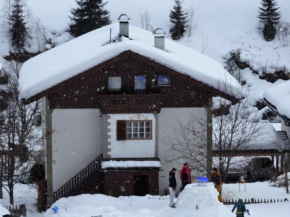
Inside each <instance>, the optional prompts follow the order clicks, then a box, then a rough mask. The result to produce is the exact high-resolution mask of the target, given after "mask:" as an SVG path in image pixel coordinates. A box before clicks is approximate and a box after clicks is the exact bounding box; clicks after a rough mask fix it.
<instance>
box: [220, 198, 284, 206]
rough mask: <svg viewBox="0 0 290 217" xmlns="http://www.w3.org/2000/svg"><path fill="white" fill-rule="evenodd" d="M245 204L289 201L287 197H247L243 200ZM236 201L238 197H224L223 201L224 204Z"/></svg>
mask: <svg viewBox="0 0 290 217" xmlns="http://www.w3.org/2000/svg"><path fill="white" fill-rule="evenodd" d="M243 201H244V203H245V204H251V203H283V202H289V200H288V199H287V198H284V199H281V198H280V199H277V198H276V199H259V198H258V199H257V198H248V199H244V200H243ZM237 202H238V199H224V200H223V203H224V204H225V205H230V204H235V203H237Z"/></svg>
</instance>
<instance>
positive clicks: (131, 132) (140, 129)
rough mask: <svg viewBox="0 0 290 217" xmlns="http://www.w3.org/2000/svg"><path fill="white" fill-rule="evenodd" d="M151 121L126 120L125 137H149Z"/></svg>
mask: <svg viewBox="0 0 290 217" xmlns="http://www.w3.org/2000/svg"><path fill="white" fill-rule="evenodd" d="M151 128H152V127H151V121H127V123H126V139H151Z"/></svg>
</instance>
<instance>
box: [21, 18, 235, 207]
mask: <svg viewBox="0 0 290 217" xmlns="http://www.w3.org/2000/svg"><path fill="white" fill-rule="evenodd" d="M129 29H130V30H129ZM239 88H240V86H239V84H238V82H237V81H236V80H235V79H234V78H233V77H232V76H231V75H230V74H229V73H228V72H226V71H225V70H224V68H223V67H222V66H221V65H220V64H219V63H217V62H215V61H214V60H212V59H210V58H208V57H206V56H204V55H203V54H200V53H198V52H196V51H193V50H191V49H189V48H186V47H184V46H182V45H180V44H177V43H175V42H173V41H171V40H167V39H165V38H164V35H162V34H156V35H155V36H153V35H152V34H151V33H150V32H147V31H144V30H142V29H140V28H137V27H134V26H131V25H130V26H129V24H128V22H127V21H126V20H124V19H122V20H121V21H120V23H119V24H118V23H114V24H111V25H109V26H106V27H103V28H101V29H98V30H95V31H92V32H90V33H88V34H85V35H83V36H81V37H78V38H76V39H73V40H71V41H69V42H67V43H65V44H63V45H60V46H58V47H56V48H54V49H52V50H49V51H46V52H45V53H43V54H40V55H38V56H36V57H35V58H32V59H30V60H29V61H27V62H26V63H24V65H23V67H22V69H21V73H20V91H21V98H22V99H23V100H24V101H25V103H27V104H28V103H31V102H34V101H35V100H39V99H43V102H44V104H43V114H44V118H43V120H44V124H43V125H44V136H45V141H46V156H45V157H46V158H45V162H46V179H47V189H48V192H47V196H48V204H51V203H52V202H53V200H56V199H58V198H60V197H63V196H68V195H75V194H79V193H96V192H104V193H105V194H108V195H113V196H119V195H145V194H164V191H165V190H167V189H168V172H169V170H171V168H172V167H177V168H181V167H182V163H183V162H184V160H182V159H180V160H179V161H173V162H172V161H170V160H172V157H171V155H172V153H170V152H169V151H168V145H167V144H166V139H167V138H168V137H171V136H173V130H174V128H175V127H177V126H178V123H179V122H180V123H185V122H186V121H187V120H188V119H189V118H190V117H191V116H194V117H195V118H198V119H200V120H204V121H206V123H207V124H205V126H206V127H205V129H202V130H204V131H206V132H207V133H208V135H211V132H212V131H211V106H212V97H214V96H221V97H223V98H225V99H227V100H230V101H232V102H236V101H237V99H236V98H235V94H236V93H237V92H238V91H239V90H240V89H239ZM208 138H209V140H208V141H207V143H206V144H207V145H205V147H204V151H205V153H207V154H206V155H207V156H205V157H204V165H205V166H206V168H207V171H211V163H210V162H211V160H210V159H211V147H212V144H211V136H208ZM207 171H204V172H203V173H201V174H200V175H203V176H206V175H208V174H207ZM192 173H193V174H196V175H199V174H197V173H196V172H195V171H192ZM177 179H178V178H177ZM178 181H179V180H178ZM179 186H180V183H179Z"/></svg>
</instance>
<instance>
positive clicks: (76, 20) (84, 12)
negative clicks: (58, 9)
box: [69, 0, 111, 37]
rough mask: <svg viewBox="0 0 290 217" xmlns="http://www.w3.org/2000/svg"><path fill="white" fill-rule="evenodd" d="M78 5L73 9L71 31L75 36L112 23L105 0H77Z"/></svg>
mask: <svg viewBox="0 0 290 217" xmlns="http://www.w3.org/2000/svg"><path fill="white" fill-rule="evenodd" d="M76 2H77V4H78V7H77V8H76V9H73V10H72V11H71V13H72V15H73V16H72V17H70V18H71V20H72V22H73V23H72V24H71V25H70V31H69V32H70V33H71V34H72V35H73V36H74V37H78V36H81V35H83V34H85V33H88V32H90V31H92V30H95V29H98V28H100V27H103V26H106V25H108V24H110V23H111V20H110V15H109V12H108V11H107V10H105V9H104V7H105V5H106V4H107V2H104V3H103V0H76Z"/></svg>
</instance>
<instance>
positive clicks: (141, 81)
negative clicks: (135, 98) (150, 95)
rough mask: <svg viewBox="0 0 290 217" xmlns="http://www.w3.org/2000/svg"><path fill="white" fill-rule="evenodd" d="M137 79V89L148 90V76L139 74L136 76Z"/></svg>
mask: <svg viewBox="0 0 290 217" xmlns="http://www.w3.org/2000/svg"><path fill="white" fill-rule="evenodd" d="M134 80H135V86H134V88H135V90H136V91H143V90H146V77H145V76H144V75H137V76H135V77H134Z"/></svg>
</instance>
